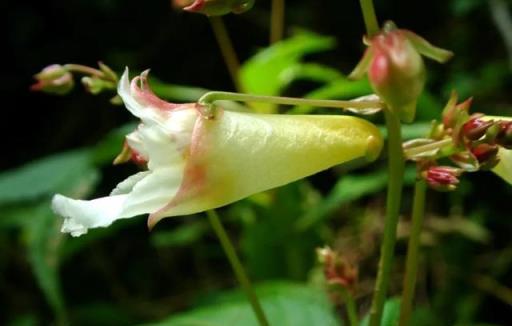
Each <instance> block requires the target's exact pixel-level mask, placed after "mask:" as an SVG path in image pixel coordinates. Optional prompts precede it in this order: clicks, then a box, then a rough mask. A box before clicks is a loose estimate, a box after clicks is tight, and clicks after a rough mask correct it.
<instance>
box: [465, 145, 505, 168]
mask: <svg viewBox="0 0 512 326" xmlns="http://www.w3.org/2000/svg"><path fill="white" fill-rule="evenodd" d="M498 150H499V148H498V146H497V145H490V144H486V143H483V144H478V145H476V146H475V147H473V148H472V149H471V154H473V156H475V158H476V159H477V160H478V163H479V164H480V169H483V170H488V169H492V168H493V167H495V166H496V164H498V162H499V159H498Z"/></svg>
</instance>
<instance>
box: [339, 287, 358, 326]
mask: <svg viewBox="0 0 512 326" xmlns="http://www.w3.org/2000/svg"><path fill="white" fill-rule="evenodd" d="M340 292H341V295H342V296H343V300H345V306H346V308H347V315H348V320H349V323H350V326H358V325H359V320H358V318H357V310H356V303H355V301H354V297H353V296H352V294H351V293H350V291H348V290H347V289H345V288H341V290H340Z"/></svg>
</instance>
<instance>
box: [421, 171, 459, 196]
mask: <svg viewBox="0 0 512 326" xmlns="http://www.w3.org/2000/svg"><path fill="white" fill-rule="evenodd" d="M460 174H461V170H460V169H457V168H453V167H450V166H432V167H429V168H428V169H427V170H425V171H423V172H422V174H421V176H422V177H423V179H425V180H426V181H427V183H428V185H429V186H430V187H431V188H433V189H435V190H438V191H452V190H455V189H456V188H457V185H458V184H459V179H458V177H459V176H460Z"/></svg>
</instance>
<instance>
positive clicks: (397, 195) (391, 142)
mask: <svg viewBox="0 0 512 326" xmlns="http://www.w3.org/2000/svg"><path fill="white" fill-rule="evenodd" d="M384 115H385V118H386V127H387V129H388V170H389V177H388V178H389V179H388V193H387V198H386V219H385V221H384V238H383V241H382V246H381V256H380V260H379V271H378V274H377V281H376V284H375V292H374V293H373V298H372V306H371V310H370V324H369V325H370V326H379V325H380V322H381V318H382V310H383V308H384V302H385V300H386V292H387V290H388V286H389V279H390V276H391V267H392V264H393V256H394V249H395V242H396V228H397V224H398V217H399V213H400V201H401V197H402V185H403V177H404V158H403V153H402V134H401V129H400V119H399V118H398V116H397V115H396V114H395V112H393V111H391V110H384Z"/></svg>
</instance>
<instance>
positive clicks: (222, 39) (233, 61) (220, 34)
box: [210, 17, 242, 91]
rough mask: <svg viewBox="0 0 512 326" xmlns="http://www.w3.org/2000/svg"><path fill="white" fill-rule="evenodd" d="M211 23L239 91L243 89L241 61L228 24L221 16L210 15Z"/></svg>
mask: <svg viewBox="0 0 512 326" xmlns="http://www.w3.org/2000/svg"><path fill="white" fill-rule="evenodd" d="M210 24H211V25H212V30H213V34H214V35H215V39H216V40H217V43H218V45H219V48H220V52H221V53H222V57H223V58H224V62H225V64H226V66H227V68H228V71H229V75H230V76H231V79H232V80H233V84H234V85H235V88H236V89H237V90H238V91H241V90H242V85H241V84H240V78H239V74H238V72H239V70H240V61H239V60H238V56H237V55H236V51H235V48H234V47H233V42H231V38H230V37H229V34H228V31H227V29H226V25H224V22H223V21H222V18H221V17H210Z"/></svg>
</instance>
